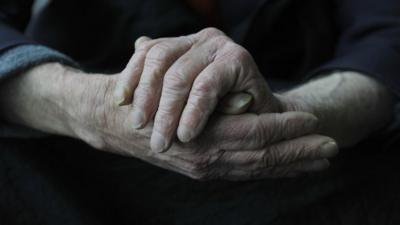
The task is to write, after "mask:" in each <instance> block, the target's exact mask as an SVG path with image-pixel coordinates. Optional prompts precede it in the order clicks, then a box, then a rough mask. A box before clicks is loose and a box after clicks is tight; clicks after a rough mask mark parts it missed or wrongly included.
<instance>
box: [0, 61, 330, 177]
mask: <svg viewBox="0 0 400 225" xmlns="http://www.w3.org/2000/svg"><path fill="white" fill-rule="evenodd" d="M118 78H119V77H118V76H117V75H111V76H104V75H101V74H97V75H96V74H92V75H90V76H87V75H86V74H85V73H83V72H80V71H76V70H71V69H70V68H67V67H64V66H60V65H57V64H46V65H43V66H38V67H36V68H34V69H32V70H30V71H28V72H26V73H24V74H21V75H20V76H16V77H15V78H13V79H10V80H8V81H7V82H4V83H3V84H2V87H1V88H0V103H1V105H2V106H3V107H2V109H5V110H2V111H1V115H2V119H4V120H7V121H9V122H13V123H18V124H21V125H24V126H28V127H32V128H35V129H38V130H41V131H45V132H48V133H52V134H60V135H67V136H71V137H74V138H78V139H81V140H83V141H85V142H87V143H88V144H90V145H92V146H93V147H95V148H97V149H100V150H103V151H108V152H113V153H118V154H122V155H126V156H132V157H137V158H140V159H142V160H144V161H147V162H149V163H152V164H154V165H158V166H160V167H162V168H166V169H170V170H172V171H176V172H179V173H182V174H185V175H187V176H189V177H192V178H197V179H216V178H221V179H231V180H249V179H261V178H265V177H283V176H294V175H297V174H301V173H304V172H312V171H319V170H322V169H325V168H326V167H328V166H329V162H328V161H327V158H329V157H331V156H333V155H335V154H336V152H337V146H336V144H335V143H334V142H333V140H332V139H331V138H328V137H325V136H321V135H315V134H314V133H315V131H316V129H317V122H318V121H317V119H316V117H315V116H313V115H311V114H309V113H303V112H287V113H268V114H260V115H255V114H243V115H237V116H227V115H215V117H213V118H212V121H211V122H210V123H208V124H207V127H206V129H205V131H204V132H202V134H201V135H200V136H199V137H198V138H197V139H196V140H194V141H192V142H190V143H180V142H173V143H172V146H171V148H170V150H169V151H168V152H166V153H157V152H154V151H151V150H150V147H149V138H150V134H151V132H152V125H151V124H149V126H146V127H145V128H144V129H142V130H136V129H134V128H133V127H132V126H131V122H132V117H130V115H131V113H132V107H130V106H122V107H114V106H113V104H112V101H111V100H112V93H113V92H114V88H115V83H116V80H117V79H118ZM10 96H12V98H11V97H10Z"/></svg>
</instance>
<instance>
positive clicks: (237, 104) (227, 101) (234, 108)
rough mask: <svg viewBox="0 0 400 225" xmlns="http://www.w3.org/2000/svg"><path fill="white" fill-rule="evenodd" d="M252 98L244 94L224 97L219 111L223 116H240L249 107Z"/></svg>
mask: <svg viewBox="0 0 400 225" xmlns="http://www.w3.org/2000/svg"><path fill="white" fill-rule="evenodd" d="M252 100H253V96H251V95H249V94H246V93H235V94H229V95H228V96H226V97H225V98H224V99H223V100H222V102H221V105H220V108H219V110H220V111H221V112H223V113H225V114H232V115H235V114H241V113H244V112H246V110H247V109H248V108H249V107H250V104H251V102H252Z"/></svg>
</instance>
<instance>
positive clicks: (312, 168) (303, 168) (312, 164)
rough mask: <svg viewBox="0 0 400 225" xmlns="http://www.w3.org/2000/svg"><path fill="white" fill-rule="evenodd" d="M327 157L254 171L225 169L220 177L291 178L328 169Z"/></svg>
mask: <svg viewBox="0 0 400 225" xmlns="http://www.w3.org/2000/svg"><path fill="white" fill-rule="evenodd" d="M329 166H330V163H329V161H328V160H327V159H318V160H307V161H301V162H295V163H292V164H290V165H285V166H278V167H274V168H265V169H260V170H255V171H246V170H238V169H232V170H228V171H225V172H224V173H222V174H221V175H220V178H222V179H226V180H232V181H246V180H261V179H267V178H291V177H295V176H298V175H300V174H304V173H313V172H320V171H324V170H326V169H328V168H329Z"/></svg>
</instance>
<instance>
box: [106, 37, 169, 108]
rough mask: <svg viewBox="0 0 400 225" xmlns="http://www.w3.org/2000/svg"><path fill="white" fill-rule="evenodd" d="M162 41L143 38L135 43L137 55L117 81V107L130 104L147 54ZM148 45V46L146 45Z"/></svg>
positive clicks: (115, 95) (115, 100)
mask: <svg viewBox="0 0 400 225" xmlns="http://www.w3.org/2000/svg"><path fill="white" fill-rule="evenodd" d="M160 41H162V39H157V40H154V41H151V39H150V38H148V37H141V38H139V39H137V40H136V42H135V49H136V50H135V54H133V56H132V57H131V59H130V60H129V62H128V64H127V66H126V67H125V69H124V70H123V71H122V72H121V75H120V77H119V79H118V81H117V84H116V87H115V91H114V102H115V105H118V106H122V105H127V104H130V103H131V101H132V97H133V92H134V90H135V88H136V86H137V84H138V82H139V79H140V75H141V74H142V71H143V66H144V60H145V57H146V54H147V52H148V51H149V50H150V48H151V47H153V46H154V45H155V44H157V43H158V42H160ZM145 43H146V44H145Z"/></svg>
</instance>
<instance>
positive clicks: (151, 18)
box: [0, 0, 400, 92]
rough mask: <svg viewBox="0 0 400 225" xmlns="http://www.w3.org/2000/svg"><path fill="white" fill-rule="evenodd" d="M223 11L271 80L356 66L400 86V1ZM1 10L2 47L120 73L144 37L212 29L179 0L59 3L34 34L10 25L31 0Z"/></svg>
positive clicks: (234, 6) (307, 2)
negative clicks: (24, 47) (30, 49)
mask: <svg viewBox="0 0 400 225" xmlns="http://www.w3.org/2000/svg"><path fill="white" fill-rule="evenodd" d="M247 2H249V3H247ZM223 3H225V4H223ZM222 4H223V5H222ZM246 4H250V5H251V6H252V7H251V8H252V10H251V8H250V9H248V8H246V7H243V5H246ZM225 7H226V8H227V9H229V10H224V8H225ZM220 8H221V11H222V12H223V13H222V15H223V16H224V18H222V21H223V22H222V23H221V24H220V28H221V29H223V30H224V31H226V32H227V33H228V34H229V35H230V36H232V37H233V38H234V40H235V41H237V42H239V43H240V44H242V45H244V46H245V47H246V48H247V49H248V50H249V51H250V52H251V53H252V55H253V56H254V57H255V60H256V61H257V63H258V66H259V67H260V69H261V71H262V72H263V74H264V75H265V76H266V77H268V78H269V77H276V78H279V79H291V80H292V79H301V78H303V77H304V76H306V75H308V74H310V73H312V72H313V71H316V70H317V71H321V70H336V69H342V70H356V71H360V72H362V73H365V74H368V75H371V76H374V77H376V78H377V79H379V80H381V81H382V82H384V83H385V84H386V85H388V86H390V87H391V88H392V90H394V91H396V92H397V89H399V88H400V76H399V74H400V68H399V63H398V62H399V61H400V3H399V2H398V0H382V1H376V0H325V1H320V0H302V1H300V0H279V1H278V0H258V1H255V0H252V1H246V0H240V1H230V3H227V2H226V1H225V2H224V1H221V4H220ZM0 9H1V14H0V18H1V19H2V23H0V24H2V25H1V26H0V49H3V50H4V49H6V48H7V47H10V46H15V45H18V44H22V43H32V41H35V42H36V43H39V44H43V45H46V46H49V47H51V48H53V49H56V50H59V51H61V52H62V53H65V54H67V55H69V56H70V57H71V58H73V59H74V60H76V61H77V62H78V63H80V64H81V65H82V67H83V68H85V69H87V70H89V71H99V72H116V71H120V70H121V69H122V68H123V66H124V65H125V64H126V62H127V61H128V59H129V58H130V56H131V55H132V53H133V50H134V49H133V43H134V40H136V38H138V37H139V36H141V35H147V36H150V37H153V38H156V37H165V36H178V35H186V34H189V33H193V32H197V31H199V30H200V29H201V28H204V27H205V26H207V24H204V23H203V21H204V20H203V19H202V18H201V17H200V16H199V15H196V14H195V13H193V11H191V10H189V8H188V6H186V5H185V4H184V3H183V1H179V0H168V1H166V0H146V1H142V0H129V1H128V0H113V1H109V0H53V1H51V3H50V4H49V5H48V6H47V7H46V8H45V9H44V10H42V11H41V12H40V13H39V15H38V16H37V17H36V18H35V19H33V21H31V23H30V26H29V28H28V32H27V33H28V36H29V38H28V37H26V36H22V34H19V33H18V32H16V31H14V30H10V28H9V27H10V26H13V27H14V28H19V29H20V30H22V29H23V28H24V27H26V25H27V24H28V21H29V12H30V11H29V9H30V1H29V0H18V1H15V0H2V3H0ZM238 9H239V10H238ZM240 9H243V10H240ZM229 12H232V14H230V13H229ZM238 12H240V13H243V14H244V15H236V13H238ZM230 18H242V19H241V20H240V21H237V20H234V19H230Z"/></svg>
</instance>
